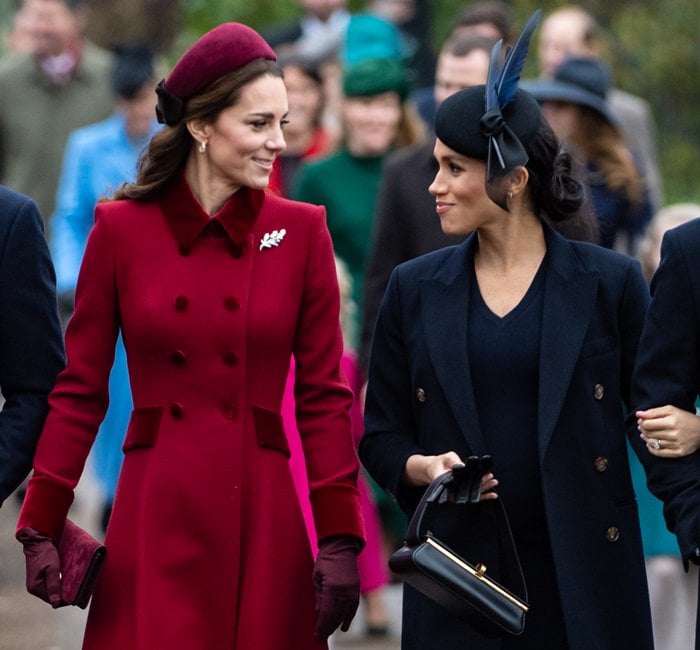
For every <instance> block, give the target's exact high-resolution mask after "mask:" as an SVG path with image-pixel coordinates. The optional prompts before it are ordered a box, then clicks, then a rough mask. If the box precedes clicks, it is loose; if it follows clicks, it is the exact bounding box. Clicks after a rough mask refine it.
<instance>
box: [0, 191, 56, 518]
mask: <svg viewBox="0 0 700 650" xmlns="http://www.w3.org/2000/svg"><path fill="white" fill-rule="evenodd" d="M63 365H64V357H63V338H62V335H61V327H60V325H59V321H58V313H57V307H56V277H55V275H54V269H53V264H52V263H51V257H50V256H49V250H48V246H47V245H46V241H45V239H44V230H43V222H42V219H41V215H40V214H39V209H38V208H37V206H36V204H35V203H34V201H32V200H31V199H29V198H28V197H26V196H23V195H22V194H18V193H17V192H13V191H11V190H9V189H8V188H6V187H3V186H0V390H2V394H3V396H4V397H5V405H4V407H3V409H2V411H1V412H0V505H1V504H2V502H3V501H4V500H5V499H6V498H7V496H8V495H9V494H10V493H11V492H12V491H13V490H14V489H15V488H16V487H17V486H18V485H19V484H20V483H21V482H22V480H23V479H24V477H25V476H26V475H27V474H28V472H29V470H30V469H31V468H32V459H33V457H34V449H35V447H36V441H37V439H38V438H39V434H40V433H41V428H42V426H43V424H44V418H45V417H46V412H47V409H48V406H47V395H48V393H49V391H50V390H51V389H52V388H53V385H54V383H55V381H56V375H57V374H58V372H59V371H60V370H61V369H62V368H63Z"/></svg>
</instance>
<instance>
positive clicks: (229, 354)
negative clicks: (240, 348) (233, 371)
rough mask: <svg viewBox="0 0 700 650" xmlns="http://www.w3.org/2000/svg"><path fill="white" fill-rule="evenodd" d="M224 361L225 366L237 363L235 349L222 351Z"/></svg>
mask: <svg viewBox="0 0 700 650" xmlns="http://www.w3.org/2000/svg"><path fill="white" fill-rule="evenodd" d="M224 363H225V364H226V365H227V366H235V365H236V364H237V363H238V353H237V352H236V351H235V350H226V352H224Z"/></svg>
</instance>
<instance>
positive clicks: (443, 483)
mask: <svg viewBox="0 0 700 650" xmlns="http://www.w3.org/2000/svg"><path fill="white" fill-rule="evenodd" d="M452 480H453V479H452V473H451V472H445V473H444V474H440V476H438V477H437V478H436V479H435V480H434V481H433V482H432V483H431V484H430V485H429V486H428V487H427V488H426V490H425V492H423V496H422V497H421V500H420V501H419V502H418V507H417V508H416V509H415V511H414V513H413V517H411V521H410V522H409V524H408V529H407V530H406V543H407V544H408V545H409V546H416V545H417V544H420V543H421V542H422V541H423V538H424V537H425V535H423V533H422V532H421V531H422V524H423V517H424V515H425V511H426V510H427V509H428V506H429V505H430V504H431V503H433V502H435V501H437V500H438V499H439V498H440V497H441V496H442V494H443V492H445V490H447V486H448V485H450V484H451V483H452Z"/></svg>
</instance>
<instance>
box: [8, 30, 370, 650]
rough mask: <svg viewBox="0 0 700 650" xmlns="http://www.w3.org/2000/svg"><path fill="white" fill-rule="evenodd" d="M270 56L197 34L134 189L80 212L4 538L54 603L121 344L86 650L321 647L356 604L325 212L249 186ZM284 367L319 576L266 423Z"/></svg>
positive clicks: (275, 84) (284, 453)
mask: <svg viewBox="0 0 700 650" xmlns="http://www.w3.org/2000/svg"><path fill="white" fill-rule="evenodd" d="M274 60H275V55H274V53H273V51H272V50H271V49H270V47H269V46H268V45H267V43H265V41H264V40H263V39H262V38H261V37H260V36H259V35H258V34H257V33H256V32H254V31H253V30H251V29H249V28H248V27H246V26H244V25H240V24H237V23H227V24H224V25H220V26H219V27H217V28H215V29H214V30H212V31H211V32H209V33H208V34H206V35H205V36H203V37H202V38H201V39H200V40H199V41H198V42H197V43H195V45H193V46H192V47H191V48H190V49H189V50H188V51H187V52H186V53H185V54H184V55H183V57H182V58H181V59H180V61H179V62H178V63H177V65H176V66H175V68H174V69H173V70H172V72H171V73H170V75H169V76H168V78H167V79H166V80H164V81H163V82H161V84H159V88H158V114H159V118H160V120H161V121H162V122H164V123H165V124H166V127H165V128H164V129H163V130H162V131H161V132H160V133H159V134H157V135H156V136H155V137H154V138H153V140H152V141H151V143H150V145H149V148H148V149H147V151H146V153H145V155H144V157H143V159H142V161H141V164H140V170H139V177H138V180H137V182H136V183H135V184H133V185H126V186H124V187H122V189H121V190H120V191H119V192H118V193H117V196H116V199H117V200H114V201H110V202H106V203H102V204H101V205H99V206H98V208H97V211H96V221H95V226H94V228H93V230H92V232H91V234H90V238H89V242H88V245H87V249H86V252H85V257H84V261H83V266H82V269H81V273H80V278H79V281H78V286H77V292H76V302H75V313H74V316H73V318H72V320H71V322H70V325H69V327H68V330H67V333H66V345H67V350H68V365H67V368H66V370H65V371H64V372H63V373H62V374H61V376H60V378H59V380H58V382H57V385H56V388H55V389H54V391H53V393H52V394H51V397H50V414H49V416H48V419H47V421H46V425H45V428H44V431H43V433H42V436H41V441H40V444H39V448H38V451H37V455H36V458H35V466H34V476H33V478H32V479H31V481H30V483H29V486H28V489H27V495H26V499H25V502H24V505H23V508H22V512H21V514H20V519H19V524H18V535H19V534H20V533H21V535H20V537H21V539H22V540H23V543H24V544H25V551H27V553H26V554H27V558H28V561H27V571H28V575H27V577H28V585H30V584H31V585H32V592H33V593H36V594H37V595H40V596H41V597H43V598H44V599H45V600H47V601H49V602H51V603H52V604H53V605H54V606H60V605H61V604H62V602H61V600H60V596H59V595H58V594H57V593H56V588H55V586H54V581H53V580H52V579H51V576H52V575H57V571H58V556H57V554H56V551H55V546H54V543H55V542H56V541H57V540H58V539H59V537H60V535H61V532H62V529H63V526H64V522H65V518H66V515H67V512H68V509H69V507H70V504H71V502H72V499H73V490H74V488H75V485H76V484H77V482H78V479H79V477H80V474H81V472H82V469H83V465H84V462H85V458H86V456H87V454H88V451H89V449H90V446H91V444H92V442H93V440H94V437H95V434H96V432H97V428H98V426H99V423H100V421H101V419H102V417H103V416H104V413H105V409H106V407H107V380H108V376H109V369H110V367H111V365H112V360H113V356H114V344H115V341H116V339H117V335H118V333H119V332H120V331H121V333H122V336H123V339H124V343H125V346H126V350H127V357H128V363H129V373H130V378H131V385H132V391H133V396H134V411H133V414H132V417H131V421H130V424H129V428H128V430H127V432H126V437H125V441H124V452H125V461H124V466H123V469H122V473H121V476H120V479H119V485H118V488H117V494H116V499H115V504H114V511H113V515H112V519H111V521H110V524H109V528H108V530H107V536H106V540H105V544H106V546H107V551H108V553H107V560H106V563H105V565H104V569H103V572H102V574H101V575H100V578H99V580H98V583H97V586H96V590H95V594H94V597H93V602H92V605H91V611H90V613H89V617H88V623H87V630H86V633H85V641H84V645H83V647H84V648H87V649H99V650H111V649H114V650H117V649H118V650H123V649H124V648H131V649H133V650H155V649H156V648H158V649H160V648H168V649H171V650H172V649H181V650H200V649H201V650H205V649H206V650H214V649H216V650H219V649H224V648H226V649H229V648H232V649H240V650H243V649H246V650H247V649H249V648H261V649H265V650H291V649H295V650H297V649H300V650H304V649H307V648H308V649H317V648H325V647H326V639H327V637H328V636H329V635H330V634H331V633H332V632H333V631H334V630H335V629H336V628H337V627H338V626H340V627H341V628H343V629H347V627H348V626H349V624H350V621H351V619H352V616H353V615H354V612H355V609H356V607H357V601H358V592H359V585H358V577H357V567H356V554H357V552H359V550H360V549H361V547H362V544H363V530H362V519H361V515H360V508H359V501H358V492H357V470H358V465H357V460H356V457H355V454H354V452H353V447H352V440H351V436H350V425H349V417H348V409H349V406H350V404H351V399H352V396H351V393H350V390H349V389H348V387H347V383H346V381H345V379H344V378H343V376H342V373H341V371H340V359H341V353H342V338H341V333H340V329H339V318H338V315H339V298H338V287H337V281H336V275H335V266H334V260H333V251H332V246H331V241H330V237H329V234H328V231H327V229H326V224H325V213H324V209H323V208H321V207H317V206H311V205H306V204H301V203H295V202H291V201H287V200H285V199H282V198H279V197H276V196H274V195H272V194H269V193H265V192H264V188H265V187H266V186H267V183H268V178H269V174H270V170H271V169H272V164H273V161H274V160H275V158H276V156H277V155H278V154H279V153H280V152H281V151H282V149H283V148H284V145H285V143H284V138H283V134H282V127H283V124H284V123H285V120H286V114H287V110H288V108H287V98H286V93H285V88H284V83H283V81H282V78H281V76H280V72H279V68H278V67H277V65H276V63H275V61H274ZM291 355H294V357H295V359H296V368H297V371H296V390H295V392H296V400H297V421H298V425H299V430H300V434H301V437H302V444H303V448H304V453H305V456H306V464H307V467H308V473H309V491H310V499H311V503H312V508H313V513H314V520H315V525H316V529H317V531H318V537H319V540H320V541H319V551H318V557H317V559H316V562H315V565H314V561H313V559H312V555H311V552H310V549H309V546H308V542H307V539H306V533H305V530H304V523H303V520H302V516H301V512H300V508H299V505H298V502H297V500H296V497H295V492H294V487H293V484H292V479H291V476H290V472H289V468H288V462H287V461H288V457H289V450H288V447H287V442H286V437H285V433H284V430H283V427H282V422H281V417H280V402H281V399H282V394H283V390H284V384H285V378H286V375H287V369H288V365H289V359H290V357H291ZM37 556H39V557H42V558H43V561H42V562H41V563H39V562H38V561H37V560H36V558H37ZM47 558H48V559H47ZM54 572H55V573H54ZM312 576H313V579H312Z"/></svg>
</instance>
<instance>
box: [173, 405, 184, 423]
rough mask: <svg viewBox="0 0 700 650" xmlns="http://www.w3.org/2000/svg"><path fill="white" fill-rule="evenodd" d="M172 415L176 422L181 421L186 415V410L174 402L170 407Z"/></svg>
mask: <svg viewBox="0 0 700 650" xmlns="http://www.w3.org/2000/svg"><path fill="white" fill-rule="evenodd" d="M170 415H172V416H173V417H174V418H175V419H176V420H179V419H180V418H182V417H183V416H184V415H185V409H184V408H183V406H182V404H179V403H178V402H174V403H173V404H171V405H170Z"/></svg>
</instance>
